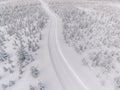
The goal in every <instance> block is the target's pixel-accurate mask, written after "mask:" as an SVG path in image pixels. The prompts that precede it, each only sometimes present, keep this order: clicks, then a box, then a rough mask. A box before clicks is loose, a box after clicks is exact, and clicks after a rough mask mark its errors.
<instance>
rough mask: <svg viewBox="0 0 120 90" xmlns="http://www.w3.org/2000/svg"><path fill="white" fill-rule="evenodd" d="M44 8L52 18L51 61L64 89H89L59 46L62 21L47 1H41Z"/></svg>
mask: <svg viewBox="0 0 120 90" xmlns="http://www.w3.org/2000/svg"><path fill="white" fill-rule="evenodd" d="M40 2H41V4H42V6H43V8H44V9H45V10H46V12H47V13H48V15H49V16H50V18H51V28H50V30H49V37H48V48H49V53H50V55H51V62H52V64H53V66H54V69H55V71H56V74H57V76H58V79H59V81H60V83H61V86H62V87H63V90H89V89H88V88H87V87H86V85H85V84H84V83H83V82H82V80H81V79H80V77H79V76H78V75H77V74H76V72H75V71H74V70H73V68H72V67H71V66H70V65H69V63H68V62H67V60H66V58H65V57H64V55H63V54H62V52H61V50H60V46H59V41H58V35H57V30H60V26H61V24H60V23H61V21H60V19H59V17H58V16H57V15H56V14H54V13H53V12H52V11H51V10H50V9H49V7H48V6H47V4H46V3H44V2H43V1H41V0H40Z"/></svg>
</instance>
